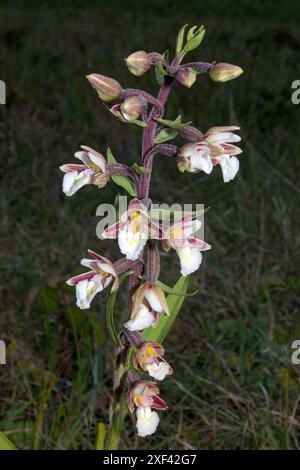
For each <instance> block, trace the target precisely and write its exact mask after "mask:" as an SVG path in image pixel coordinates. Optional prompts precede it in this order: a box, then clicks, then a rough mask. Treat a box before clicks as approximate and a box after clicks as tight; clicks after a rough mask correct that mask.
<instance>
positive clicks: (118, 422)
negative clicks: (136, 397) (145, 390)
mask: <svg viewBox="0 0 300 470" xmlns="http://www.w3.org/2000/svg"><path fill="white" fill-rule="evenodd" d="M127 412H128V406H127V403H126V398H125V396H124V394H123V396H121V397H120V400H119V401H118V402H116V403H115V406H114V411H113V418H112V422H111V424H110V428H109V431H108V434H107V438H106V443H105V450H118V449H119V444H120V436H121V432H122V430H123V423H124V419H125V416H126V414H127Z"/></svg>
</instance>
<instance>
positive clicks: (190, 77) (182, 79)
mask: <svg viewBox="0 0 300 470" xmlns="http://www.w3.org/2000/svg"><path fill="white" fill-rule="evenodd" d="M196 78H197V74H196V72H194V70H192V69H191V68H186V69H181V70H179V72H177V74H176V79H177V80H178V81H179V83H181V85H184V86H186V87H188V88H191V86H192V85H194V83H195V81H196Z"/></svg>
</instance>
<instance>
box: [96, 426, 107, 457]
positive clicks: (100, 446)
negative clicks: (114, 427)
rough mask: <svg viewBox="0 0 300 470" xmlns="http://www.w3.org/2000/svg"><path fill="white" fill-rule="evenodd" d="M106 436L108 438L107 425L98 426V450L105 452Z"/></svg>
mask: <svg viewBox="0 0 300 470" xmlns="http://www.w3.org/2000/svg"><path fill="white" fill-rule="evenodd" d="M105 436H106V427H105V424H104V423H102V422H100V423H98V424H97V437H96V445H95V449H96V450H104V443H105Z"/></svg>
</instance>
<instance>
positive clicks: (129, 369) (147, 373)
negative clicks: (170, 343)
mask: <svg viewBox="0 0 300 470" xmlns="http://www.w3.org/2000/svg"><path fill="white" fill-rule="evenodd" d="M187 26H188V25H185V26H184V27H183V28H182V29H181V30H180V32H179V34H178V38H177V44H176V53H175V57H174V58H173V60H172V61H169V59H168V53H167V52H165V53H164V54H159V53H157V52H150V53H147V52H145V51H138V52H134V53H133V54H131V55H129V57H127V59H126V64H127V66H128V68H129V71H130V72H131V73H133V74H134V75H136V76H141V75H143V74H144V73H146V72H147V71H148V70H149V69H150V68H151V67H153V68H154V70H155V76H156V79H157V81H158V84H159V85H160V90H159V93H158V96H157V97H154V96H152V95H150V94H148V93H147V92H145V91H142V90H139V89H131V88H129V89H126V88H125V89H123V88H122V86H121V85H120V84H119V83H118V82H117V81H116V80H114V79H112V78H108V77H106V76H103V75H99V74H97V73H92V74H90V75H88V76H87V79H88V81H89V83H90V84H91V85H92V87H93V88H94V89H95V90H96V92H97V94H98V96H99V98H100V99H101V100H102V101H103V103H104V104H105V106H106V107H107V109H108V111H109V112H110V113H111V114H112V115H113V116H115V117H116V118H117V119H119V120H120V121H122V122H124V123H130V124H134V125H138V126H140V127H142V128H143V141H142V149H141V161H140V162H139V163H135V164H134V165H133V166H132V167H129V166H127V165H124V164H123V163H118V162H117V161H116V160H115V158H114V157H113V155H112V153H111V151H110V149H108V150H107V157H106V158H105V157H104V156H103V155H102V154H101V153H99V152H98V151H95V150H93V149H91V148H90V147H87V146H82V147H81V150H80V151H78V152H76V153H75V155H74V156H75V157H76V158H77V159H79V160H80V164H76V163H70V164H66V165H63V166H61V167H60V169H61V170H62V171H63V172H64V173H65V174H64V178H63V192H64V193H65V194H66V195H67V196H72V195H73V194H75V193H76V192H77V191H78V190H79V189H80V188H82V187H83V186H85V185H87V184H92V185H94V186H96V187H98V188H103V187H104V186H105V185H106V184H107V183H108V182H109V181H110V180H112V181H113V182H114V183H116V184H117V185H119V186H122V187H123V188H124V189H125V190H127V192H128V193H129V194H130V196H131V197H132V199H131V201H130V203H129V206H128V209H127V211H125V212H124V213H123V214H121V215H120V218H119V220H118V221H117V222H116V223H115V224H113V225H110V226H108V227H107V228H106V229H105V230H104V232H103V234H102V238H104V239H105V238H116V239H117V240H118V245H119V248H120V251H121V253H122V255H123V257H121V258H120V259H118V260H117V261H115V262H112V261H110V260H109V259H107V258H106V257H104V256H103V255H102V254H101V255H99V254H98V253H95V252H94V251H91V250H88V253H89V258H84V259H82V260H81V264H82V265H83V266H84V267H86V268H87V269H88V271H87V272H84V273H83V274H79V275H76V276H74V277H72V278H71V279H69V280H68V281H67V283H68V284H69V285H70V286H75V289H76V298H77V306H78V307H79V308H81V309H88V308H89V307H90V304H91V302H92V300H93V299H94V297H95V296H96V294H98V293H99V292H101V291H102V290H104V289H105V288H106V287H108V286H111V294H110V296H109V298H108V302H107V311H106V318H107V326H108V331H109V332H110V335H111V337H112V340H113V341H114V343H115V344H116V358H115V371H114V385H113V398H112V404H111V409H110V423H109V426H108V427H107V428H106V426H105V425H104V424H103V423H100V424H99V426H98V438H97V448H98V449H109V450H110V449H117V448H118V446H119V441H120V435H121V432H122V429H123V423H124V419H125V416H126V414H127V413H128V412H130V413H131V414H132V418H133V421H134V422H135V423H136V428H137V432H138V435H139V436H142V437H145V436H149V435H151V434H153V433H154V432H155V431H156V429H157V426H158V423H159V420H160V418H159V414H158V413H157V410H165V409H167V407H168V406H167V403H166V402H165V401H164V400H163V399H162V398H160V396H159V394H160V390H159V388H158V386H157V381H162V380H164V379H165V378H167V377H168V376H170V375H171V374H172V373H173V368H172V367H171V365H170V364H169V363H168V362H167V360H166V359H165V349H164V347H163V346H162V344H161V343H162V341H163V340H164V338H165V337H166V335H167V333H168V331H169V329H170V328H171V326H172V324H173V323H174V321H175V319H176V316H177V314H178V312H179V310H180V307H181V305H182V302H183V299H184V297H185V295H188V294H187V285H188V276H189V275H190V274H192V273H194V272H195V271H196V270H197V269H198V268H199V267H200V265H201V262H202V251H206V250H209V249H210V248H211V246H210V245H209V244H208V243H206V242H204V241H202V240H200V239H199V238H197V237H196V236H195V233H196V232H197V230H198V229H199V226H200V224H201V222H200V221H199V220H198V219H197V217H195V214H194V213H193V212H190V213H187V214H184V215H183V216H182V217H180V218H178V217H176V216H175V215H174V214H169V215H171V217H172V223H171V224H170V225H169V226H168V227H167V228H164V227H162V224H161V223H160V221H158V222H157V221H154V220H153V217H152V207H153V205H152V201H151V199H150V198H149V188H150V182H151V175H152V170H153V159H154V156H155V155H165V156H168V157H172V159H173V161H174V163H176V165H177V167H178V169H179V171H181V172H190V173H197V172H200V171H203V172H204V173H206V174H210V173H211V172H212V170H213V168H214V167H215V166H217V165H220V167H221V171H222V175H223V180H224V182H229V181H230V180H232V179H233V178H234V177H235V175H236V174H237V172H238V169H239V160H238V159H237V157H236V155H238V154H239V153H240V152H241V149H240V148H239V147H237V146H236V145H234V144H235V143H236V142H238V141H239V140H240V137H239V136H238V135H237V134H236V133H235V131H237V130H239V127H237V126H224V127H213V128H211V129H209V130H208V131H207V132H205V133H202V132H201V131H200V130H198V129H197V128H195V127H193V126H191V123H183V122H182V120H181V117H180V116H178V117H177V118H176V119H173V120H172V119H166V118H165V117H164V109H165V105H166V102H167V99H168V97H169V94H170V91H171V89H172V87H173V85H174V84H175V83H176V82H179V83H180V84H181V85H183V86H185V87H187V88H190V87H191V86H192V85H193V84H194V83H195V82H196V79H197V76H198V75H201V74H205V73H206V74H207V75H208V76H209V77H210V79H212V80H213V81H215V82H226V81H228V80H231V79H234V78H236V77H238V76H239V75H240V74H241V73H242V72H243V71H242V69H241V68H240V67H237V66H235V65H231V64H227V63H208V62H187V63H183V60H184V58H185V56H186V54H187V53H188V52H190V51H192V50H193V49H195V48H196V47H198V46H199V45H200V43H201V41H202V39H203V37H204V34H205V29H204V27H203V26H201V27H199V28H198V27H196V26H193V27H192V28H190V29H187ZM176 137H178V138H181V139H184V140H185V141H186V143H185V144H184V145H182V146H178V145H174V144H170V143H166V142H168V141H170V140H172V139H175V138H176ZM159 244H161V246H162V248H163V249H164V250H166V251H168V250H170V249H171V248H172V249H174V250H175V251H176V253H177V255H178V257H179V262H180V268H181V274H182V276H181V278H180V279H179V281H178V282H177V283H176V285H175V286H174V287H173V289H171V288H169V287H168V286H166V285H165V284H163V283H162V282H161V281H159V280H158V278H159V274H160V254H159V249H158V246H159ZM126 278H128V279H129V296H128V314H127V316H126V312H124V321H123V325H122V328H121V331H119V332H117V328H116V325H115V321H114V305H115V300H116V296H117V293H118V290H119V288H120V285H121V283H122V282H123V281H124V280H125V279H126ZM166 293H168V294H169V295H168V296H166ZM134 413H136V415H135V416H134Z"/></svg>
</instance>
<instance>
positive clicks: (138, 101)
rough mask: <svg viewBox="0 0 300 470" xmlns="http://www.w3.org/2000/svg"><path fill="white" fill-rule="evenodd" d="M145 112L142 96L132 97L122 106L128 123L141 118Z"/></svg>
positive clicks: (122, 111)
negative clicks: (143, 111)
mask: <svg viewBox="0 0 300 470" xmlns="http://www.w3.org/2000/svg"><path fill="white" fill-rule="evenodd" d="M142 110H143V99H142V97H141V96H130V97H129V98H126V100H124V101H123V103H122V104H121V113H122V115H123V117H124V119H126V120H127V121H134V120H136V119H138V118H139V116H140V115H141V113H142Z"/></svg>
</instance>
